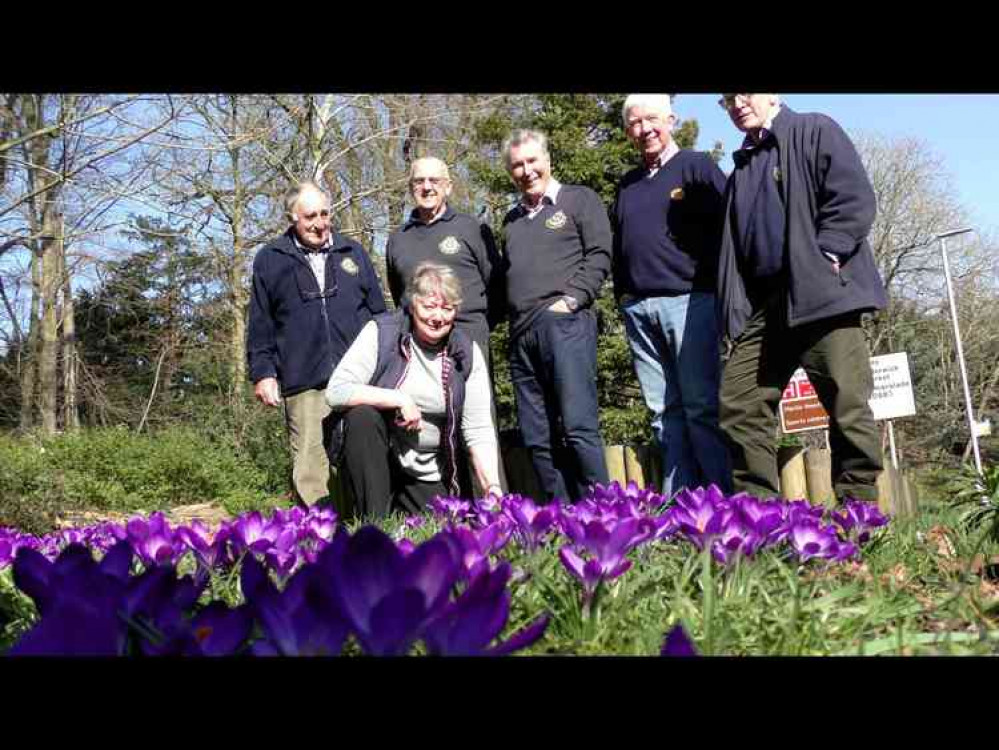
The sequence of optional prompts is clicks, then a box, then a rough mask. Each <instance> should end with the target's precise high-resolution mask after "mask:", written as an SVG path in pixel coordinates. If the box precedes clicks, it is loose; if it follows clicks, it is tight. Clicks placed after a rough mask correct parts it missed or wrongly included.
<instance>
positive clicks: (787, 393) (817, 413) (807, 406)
mask: <svg viewBox="0 0 999 750" xmlns="http://www.w3.org/2000/svg"><path fill="white" fill-rule="evenodd" d="M828 427H829V414H828V413H827V412H826V410H825V409H824V408H822V403H821V402H820V401H819V397H818V394H816V393H815V388H813V387H812V384H811V383H810V382H808V375H806V374H805V371H804V370H803V369H801V368H800V367H799V368H798V369H797V370H795V371H794V375H792V376H791V380H790V382H789V383H788V384H787V388H785V389H784V394H783V395H782V396H781V399H780V428H781V430H782V431H783V432H785V433H788V432H807V431H808V430H824V429H826V428H828Z"/></svg>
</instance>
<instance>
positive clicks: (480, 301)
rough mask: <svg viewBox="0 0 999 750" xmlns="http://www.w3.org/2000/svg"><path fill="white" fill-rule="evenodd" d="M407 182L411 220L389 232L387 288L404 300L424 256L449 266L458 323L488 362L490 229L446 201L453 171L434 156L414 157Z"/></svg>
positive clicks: (493, 257) (492, 270) (492, 305)
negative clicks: (457, 294) (457, 291)
mask: <svg viewBox="0 0 999 750" xmlns="http://www.w3.org/2000/svg"><path fill="white" fill-rule="evenodd" d="M409 176H410V179H409V185H410V191H411V194H412V196H413V202H414V204H415V208H414V209H413V212H412V213H411V214H410V216H409V221H407V222H406V223H405V224H403V225H402V227H401V228H399V229H398V230H397V231H395V232H393V233H392V235H390V236H389V238H388V243H387V244H386V245H385V267H386V271H387V274H386V275H387V277H388V285H389V290H390V291H391V293H392V299H393V301H394V302H395V305H396V307H401V306H402V305H403V300H402V296H403V291H404V290H405V288H406V284H407V283H408V282H409V277H410V276H412V274H413V271H414V270H415V269H416V267H417V266H418V265H420V264H421V263H423V262H424V261H431V262H434V263H442V264H444V265H446V266H448V267H450V268H451V269H452V270H453V271H454V272H455V274H457V276H458V281H459V282H461V289H462V297H463V301H462V303H461V308H460V309H459V311H458V318H457V325H458V327H459V328H462V329H463V330H464V331H465V332H466V333H467V334H468V335H469V336H471V337H472V339H473V340H474V341H475V343H476V344H478V345H479V348H480V349H481V350H482V354H483V355H484V356H485V358H486V364H487V365H488V364H489V361H490V360H489V329H490V327H491V324H492V323H494V322H495V321H496V319H497V318H498V317H500V312H501V311H500V310H499V309H498V308H499V307H501V304H499V303H498V302H497V300H496V299H495V290H496V286H497V284H496V283H495V281H496V276H497V274H498V266H499V265H500V264H499V256H498V255H497V252H496V242H495V240H494V239H493V233H492V230H490V229H489V227H488V226H486V225H485V224H482V223H481V222H479V221H478V220H477V219H475V217H473V216H469V215H468V214H463V213H458V212H457V211H455V210H454V209H453V208H451V206H450V205H448V198H449V197H450V195H451V175H450V172H449V171H448V168H447V164H445V163H444V162H443V161H441V160H440V159H438V158H436V157H433V156H425V157H422V158H420V159H417V160H415V161H414V162H413V165H412V167H411V168H410V171H409Z"/></svg>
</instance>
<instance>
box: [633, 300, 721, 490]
mask: <svg viewBox="0 0 999 750" xmlns="http://www.w3.org/2000/svg"><path fill="white" fill-rule="evenodd" d="M621 314H622V316H623V317H624V325H625V329H626V330H627V332H628V343H629V344H630V345H631V355H632V359H633V361H634V363H635V374H636V375H637V376H638V382H639V383H640V384H641V386H642V395H643V396H644V398H645V405H646V406H648V407H649V410H650V411H651V412H652V432H653V433H654V434H655V437H656V440H657V441H658V443H659V446H660V448H661V450H662V459H663V486H662V492H663V494H664V495H667V496H671V495H673V494H674V493H675V492H677V491H679V490H680V489H682V488H683V487H691V488H693V487H701V486H707V485H709V484H716V485H718V487H719V488H721V489H722V490H723V491H724V492H731V491H732V472H731V468H730V462H729V456H728V448H727V445H726V442H725V438H724V436H723V435H722V432H721V429H720V428H719V426H718V388H719V382H720V357H719V338H718V321H717V315H716V313H715V297H714V295H713V294H710V293H708V292H691V293H690V294H680V295H677V296H675V297H645V298H634V299H630V300H628V299H626V301H625V302H624V304H622V306H621Z"/></svg>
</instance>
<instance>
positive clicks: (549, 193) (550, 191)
mask: <svg viewBox="0 0 999 750" xmlns="http://www.w3.org/2000/svg"><path fill="white" fill-rule="evenodd" d="M561 187H562V183H561V182H559V181H558V180H556V179H555V178H554V177H550V178H549V179H548V187H546V188H545V194H544V195H542V196H541V200H539V201H538V204H537V205H536V206H533V207H532V206H529V205H528V204H527V202H526V201H525V200H523V199H521V201H520V207H521V208H522V209H524V213H525V214H527V218H528V219H533V218H534V217H535V216H537V215H538V212H540V211H541V209H542V208H544V207H545V204H546V202H547V203H549V204H551V205H553V206H554V205H555V201H556V200H558V191H559V189H560V188H561Z"/></svg>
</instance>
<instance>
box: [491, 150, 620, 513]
mask: <svg viewBox="0 0 999 750" xmlns="http://www.w3.org/2000/svg"><path fill="white" fill-rule="evenodd" d="M503 155H504V160H505V162H506V168H507V171H508V172H509V173H510V178H511V179H512V180H513V182H514V184H515V185H516V186H517V189H518V190H519V191H520V193H521V201H520V203H519V204H518V205H517V206H516V207H515V208H514V209H513V210H511V211H510V212H509V213H508V214H507V215H506V217H505V218H504V219H503V235H504V241H505V249H506V252H505V254H504V266H505V282H506V298H507V307H508V311H509V315H510V378H511V380H512V381H513V389H514V395H515V398H516V401H517V420H518V422H519V423H520V431H521V434H522V436H523V438H524V445H526V446H527V447H528V448H529V449H530V451H531V460H532V462H533V464H534V470H535V472H536V473H537V475H538V479H539V481H540V483H541V487H542V489H543V490H544V492H545V494H546V495H547V497H548V499H549V500H552V499H554V498H556V497H558V498H562V499H570V500H578V499H579V498H580V497H581V496H582V495H583V493H584V492H585V491H586V488H587V487H588V486H589V485H590V484H593V483H594V482H600V483H602V484H606V483H607V465H606V463H605V461H604V446H603V441H602V440H601V438H600V423H599V419H598V416H597V382H596V381H597V320H596V316H595V315H594V313H593V310H592V309H591V306H592V304H593V301H594V300H595V299H596V297H597V295H598V294H599V293H600V286H601V284H602V283H603V281H604V279H606V278H607V273H608V272H609V271H610V255H611V230H610V222H609V220H608V219H607V211H606V209H605V208H604V205H603V203H602V202H601V200H600V196H598V195H597V194H596V193H595V192H593V191H592V190H590V189H589V188H587V187H583V186H581V185H562V184H561V183H559V182H558V180H556V179H555V178H554V177H552V171H551V158H550V156H549V154H548V140H547V138H546V137H545V135H544V134H543V133H540V132H538V131H535V130H517V131H515V132H514V133H512V134H511V135H510V137H509V138H507V140H506V142H505V143H504V144H503ZM560 438H561V439H564V441H565V443H566V446H567V448H568V449H569V453H570V455H571V461H570V463H569V465H567V466H556V465H555V461H554V459H553V446H554V445H555V444H556V441H558V440H559V439H560Z"/></svg>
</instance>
